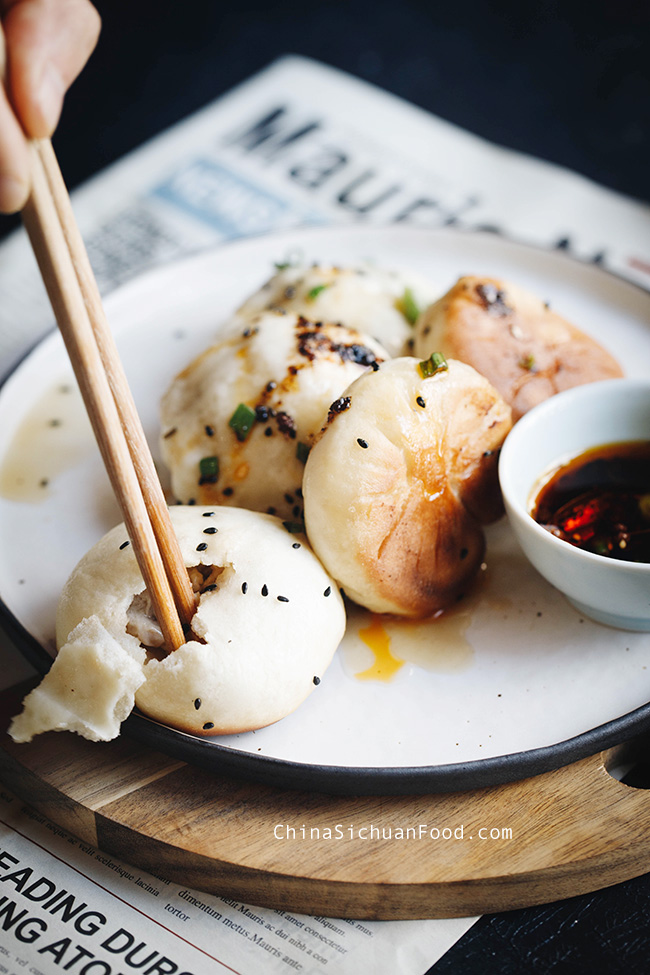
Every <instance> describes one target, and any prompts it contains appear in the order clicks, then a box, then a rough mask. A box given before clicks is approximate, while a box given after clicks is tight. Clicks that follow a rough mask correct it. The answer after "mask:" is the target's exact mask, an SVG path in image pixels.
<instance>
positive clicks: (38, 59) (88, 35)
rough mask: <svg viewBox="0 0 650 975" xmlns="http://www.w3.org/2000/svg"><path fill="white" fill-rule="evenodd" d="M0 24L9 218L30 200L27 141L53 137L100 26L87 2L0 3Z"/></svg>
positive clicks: (0, 198) (0, 204)
mask: <svg viewBox="0 0 650 975" xmlns="http://www.w3.org/2000/svg"><path fill="white" fill-rule="evenodd" d="M0 18H1V20H2V27H1V31H0V72H2V67H3V65H2V63H1V62H2V61H3V58H2V51H1V47H2V43H1V36H2V33H1V32H2V31H3V32H4V41H5V43H4V47H5V55H6V71H5V85H4V86H3V85H1V84H0V212H2V213H14V212H16V211H17V210H20V209H21V208H22V207H23V206H24V204H25V203H26V201H27V197H28V195H29V161H28V160H29V157H28V152H27V138H33V139H45V138H49V136H51V135H52V133H53V132H54V129H55V128H56V126H57V123H58V121H59V115H60V114H61V107H62V105H63V96H64V94H65V92H66V91H67V89H68V88H69V87H70V85H71V84H72V82H73V81H74V80H75V78H76V77H77V75H78V74H79V72H80V71H81V69H82V68H83V66H84V65H85V63H86V61H87V60H88V58H89V56H90V54H91V52H92V50H93V48H94V47H95V44H96V43H97V37H98V35H99V29H100V26H101V23H100V19H99V14H98V13H97V11H96V10H95V8H94V7H93V6H92V5H91V4H90V2H89V0H0ZM5 86H6V91H5ZM7 92H8V95H7Z"/></svg>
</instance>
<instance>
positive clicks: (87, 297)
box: [22, 139, 195, 650]
mask: <svg viewBox="0 0 650 975" xmlns="http://www.w3.org/2000/svg"><path fill="white" fill-rule="evenodd" d="M29 147H30V152H31V156H32V190H31V195H30V198H29V200H28V202H27V205H26V206H25V208H24V210H23V214H22V216H23V222H24V224H25V227H26V229H27V233H28V235H29V238H30V241H31V244H32V248H33V250H34V254H35V256H36V260H37V262H38V265H39V268H40V271H41V275H42V277H43V281H44V283H45V287H46V290H47V293H48V296H49V299H50V302H51V304H52V308H53V310H54V314H55V317H56V320H57V323H58V326H59V329H60V331H61V334H62V336H63V340H64V343H65V345H66V348H67V351H68V355H69V357H70V361H71V362H72V366H73V369H74V372H75V376H76V378H77V382H78V384H79V388H80V390H81V394H82V397H83V400H84V403H85V405H86V409H87V411H88V416H89V418H90V421H91V424H92V427H93V430H94V433H95V437H96V439H97V443H98V445H99V448H100V451H101V453H102V457H103V459H104V464H105V466H106V470H107V472H108V475H109V478H110V481H111V484H112V487H113V490H114V492H115V495H116V497H117V499H118V502H119V504H120V508H121V510H122V515H123V517H124V521H125V524H126V528H127V532H128V535H129V538H130V540H131V543H132V545H133V549H134V553H135V555H136V558H137V560H138V565H139V567H140V571H141V572H142V576H143V579H144V582H145V585H146V587H147V590H148V591H149V595H150V597H151V601H152V603H153V609H154V612H155V614H156V618H157V620H158V622H159V624H160V627H161V630H162V632H163V638H164V641H165V645H166V647H167V648H168V649H169V650H175V649H178V647H179V646H181V645H182V644H183V643H184V642H185V637H184V634H183V627H182V623H183V622H185V623H189V621H190V619H191V617H192V615H193V613H194V608H195V597H194V594H193V592H192V587H191V584H190V581H189V576H188V573H187V570H186V568H185V565H184V563H183V559H182V556H181V553H180V548H179V546H178V541H177V539H176V536H175V534H174V531H173V528H172V526H171V521H170V519H169V511H168V509H167V504H166V502H165V498H164V495H163V492H162V487H161V486H160V481H159V480H158V476H157V474H156V471H155V467H154V464H153V460H152V458H151V454H150V452H149V448H148V445H147V443H146V439H145V436H144V433H143V431H142V426H141V423H140V420H139V417H138V414H137V410H136V408H135V404H134V402H133V398H132V396H131V393H130V390H129V388H128V383H127V381H126V377H125V375H124V371H123V368H122V364H121V362H120V359H119V356H118V353H117V350H116V347H115V343H114V341H113V337H112V334H111V332H110V329H109V327H108V323H107V320H106V316H105V313H104V310H103V306H102V302H101V299H100V296H99V291H98V288H97V284H96V282H95V278H94V275H93V272H92V269H91V266H90V262H89V260H88V255H87V253H86V249H85V247H84V245H83V241H82V239H81V234H80V233H79V230H78V228H77V225H76V222H75V219H74V215H73V212H72V207H71V204H70V200H69V197H68V193H67V190H66V188H65V185H64V182H63V178H62V176H61V172H60V170H59V166H58V163H57V161H56V157H55V155H54V151H53V149H52V146H51V143H50V142H49V140H47V139H45V140H34V141H32V142H30V145H29Z"/></svg>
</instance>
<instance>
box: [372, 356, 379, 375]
mask: <svg viewBox="0 0 650 975" xmlns="http://www.w3.org/2000/svg"><path fill="white" fill-rule="evenodd" d="M370 368H371V369H372V371H373V372H379V363H378V362H377V360H376V359H375V360H374V361H373V362H371V363H370Z"/></svg>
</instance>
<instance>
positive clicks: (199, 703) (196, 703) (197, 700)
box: [194, 697, 201, 711]
mask: <svg viewBox="0 0 650 975" xmlns="http://www.w3.org/2000/svg"><path fill="white" fill-rule="evenodd" d="M194 707H195V709H196V710H197V711H198V710H199V708H200V707H201V698H200V697H197V698H196V700H195V701H194Z"/></svg>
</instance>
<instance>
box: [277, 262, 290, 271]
mask: <svg viewBox="0 0 650 975" xmlns="http://www.w3.org/2000/svg"><path fill="white" fill-rule="evenodd" d="M273 266H274V267H275V270H276V271H286V269H287V268H288V267H291V263H290V262H289V261H276V262H275V264H274V265H273Z"/></svg>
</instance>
